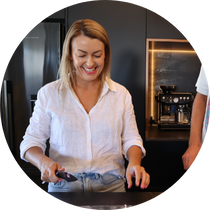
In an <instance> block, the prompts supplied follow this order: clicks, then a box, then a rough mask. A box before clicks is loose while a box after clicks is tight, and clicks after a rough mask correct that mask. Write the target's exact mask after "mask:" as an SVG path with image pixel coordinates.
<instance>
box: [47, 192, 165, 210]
mask: <svg viewBox="0 0 210 210" xmlns="http://www.w3.org/2000/svg"><path fill="white" fill-rule="evenodd" d="M49 194H50V195H52V196H54V197H55V198H58V199H60V200H62V201H64V202H67V203H69V204H72V205H75V206H80V207H86V208H89V209H120V208H126V207H131V206H134V205H138V204H141V203H143V202H146V201H148V200H150V199H152V198H154V197H156V196H158V195H159V194H161V192H126V193H92V192H86V193H75V192H66V193H65V192H62V193H60V192H53V193H49Z"/></svg>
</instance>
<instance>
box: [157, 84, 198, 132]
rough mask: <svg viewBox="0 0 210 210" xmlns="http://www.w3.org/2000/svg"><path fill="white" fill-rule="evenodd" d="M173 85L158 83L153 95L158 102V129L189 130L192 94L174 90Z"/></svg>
mask: <svg viewBox="0 0 210 210" xmlns="http://www.w3.org/2000/svg"><path fill="white" fill-rule="evenodd" d="M175 87H176V86H175V85H160V89H161V91H160V92H159V93H158V95H157V96H155V99H156V101H157V102H158V127H159V129H160V130H189V129H190V124H191V112H192V102H193V100H194V96H193V94H192V93H189V92H174V90H175Z"/></svg>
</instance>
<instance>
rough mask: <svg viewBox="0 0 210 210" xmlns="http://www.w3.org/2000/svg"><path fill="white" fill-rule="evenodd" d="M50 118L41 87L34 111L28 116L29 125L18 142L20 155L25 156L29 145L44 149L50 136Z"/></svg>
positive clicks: (22, 157)
mask: <svg viewBox="0 0 210 210" xmlns="http://www.w3.org/2000/svg"><path fill="white" fill-rule="evenodd" d="M50 121H51V118H50V116H49V115H48V114H47V98H46V94H45V92H44V90H43V89H40V90H39V92H38V94H37V101H36V103H35V107H34V112H33V114H32V117H31V118H30V123H29V126H28V127H27V129H26V132H25V135H24V136H23V141H22V142H21V144H20V157H21V159H23V160H25V161H26V162H28V161H27V160H26V159H25V158H24V155H25V152H26V151H27V150H28V149H29V148H31V147H40V148H41V149H42V150H43V152H45V149H46V141H47V139H48V138H49V137H50Z"/></svg>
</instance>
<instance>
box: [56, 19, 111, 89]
mask: <svg viewBox="0 0 210 210" xmlns="http://www.w3.org/2000/svg"><path fill="white" fill-rule="evenodd" d="M81 34H83V35H85V36H87V37H89V38H91V39H98V40H100V41H101V42H103V43H104V47H105V55H106V57H105V62H104V68H103V71H102V72H101V74H100V76H99V77H100V81H101V88H100V93H101V90H102V88H103V84H104V82H105V80H106V77H108V78H110V63H111V49H110V43H109V38H108V34H107V32H106V30H105V29H104V28H103V27H102V26H101V25H100V24H99V23H97V22H95V21H93V20H89V19H85V20H78V21H76V22H75V23H73V24H72V26H71V27H70V29H69V31H68V33H67V34H66V38H65V41H64V44H63V54H62V58H61V64H60V68H59V71H58V73H59V77H60V83H59V84H60V85H59V87H60V86H62V89H64V92H66V91H65V90H66V89H67V88H70V89H71V90H73V91H74V90H75V81H76V80H75V70H74V64H73V60H71V59H70V55H71V44H72V40H73V38H74V37H76V36H78V35H81Z"/></svg>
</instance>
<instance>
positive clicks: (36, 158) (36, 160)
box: [24, 147, 49, 170]
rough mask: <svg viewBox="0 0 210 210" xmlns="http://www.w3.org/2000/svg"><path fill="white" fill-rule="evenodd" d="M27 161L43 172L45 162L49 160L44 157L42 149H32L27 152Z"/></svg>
mask: <svg viewBox="0 0 210 210" xmlns="http://www.w3.org/2000/svg"><path fill="white" fill-rule="evenodd" d="M24 157H25V159H26V160H27V161H29V162H30V163H31V164H33V165H34V166H36V167H37V168H38V169H39V170H41V167H42V164H43V162H45V161H46V160H48V159H49V158H48V157H47V156H46V155H44V153H43V151H42V149H41V148H40V147H31V148H30V149H28V150H27V151H26V152H25V156H24Z"/></svg>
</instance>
